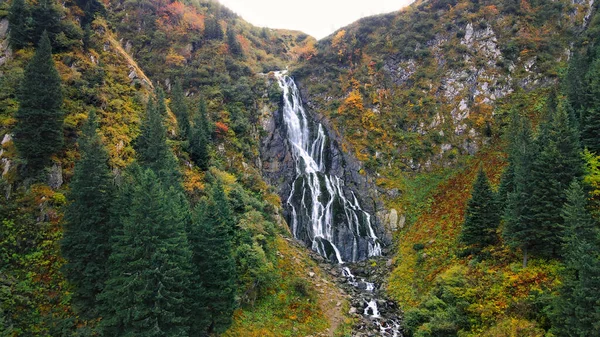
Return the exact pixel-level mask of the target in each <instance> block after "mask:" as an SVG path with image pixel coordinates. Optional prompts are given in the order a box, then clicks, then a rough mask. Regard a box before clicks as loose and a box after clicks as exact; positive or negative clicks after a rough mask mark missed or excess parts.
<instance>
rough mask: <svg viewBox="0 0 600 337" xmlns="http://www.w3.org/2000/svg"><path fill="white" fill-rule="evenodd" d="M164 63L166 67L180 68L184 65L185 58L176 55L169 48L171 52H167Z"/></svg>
mask: <svg viewBox="0 0 600 337" xmlns="http://www.w3.org/2000/svg"><path fill="white" fill-rule="evenodd" d="M165 62H166V64H167V65H168V66H176V67H180V66H182V65H184V64H185V57H183V56H181V55H179V54H177V53H176V52H175V51H174V50H173V48H171V50H169V53H168V54H167V57H166V59H165Z"/></svg>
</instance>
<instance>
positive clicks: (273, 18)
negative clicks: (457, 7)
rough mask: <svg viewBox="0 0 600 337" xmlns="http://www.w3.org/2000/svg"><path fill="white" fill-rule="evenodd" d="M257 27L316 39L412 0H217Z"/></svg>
mask: <svg viewBox="0 0 600 337" xmlns="http://www.w3.org/2000/svg"><path fill="white" fill-rule="evenodd" d="M219 2H221V3H222V4H223V5H225V6H226V7H228V8H229V9H231V10H232V11H234V12H236V13H237V14H239V15H240V16H241V17H243V18H244V19H245V20H246V21H248V22H250V23H251V24H253V25H255V26H259V27H269V28H285V29H293V30H300V31H303V32H305V33H307V34H310V35H312V36H314V37H316V38H317V39H321V38H324V37H325V36H327V35H329V34H331V33H333V32H334V31H335V30H336V29H338V28H341V27H344V26H346V25H348V24H350V23H352V22H354V21H356V20H358V19H360V18H362V17H365V16H370V15H375V14H381V13H388V12H393V11H397V10H399V9H401V8H402V7H404V6H406V5H408V4H410V3H411V2H412V0H294V1H291V0H219Z"/></svg>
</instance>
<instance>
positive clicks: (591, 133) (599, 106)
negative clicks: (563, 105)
mask: <svg viewBox="0 0 600 337" xmlns="http://www.w3.org/2000/svg"><path fill="white" fill-rule="evenodd" d="M585 84H586V89H585V97H586V101H587V102H588V103H589V104H588V105H587V106H585V107H584V108H583V109H584V111H583V116H582V131H581V138H582V141H583V145H584V146H585V147H587V148H588V149H589V150H590V151H592V152H595V153H596V154H600V57H599V58H597V59H596V60H595V61H594V62H593V63H592V64H591V66H590V69H589V70H588V73H587V75H586V81H585Z"/></svg>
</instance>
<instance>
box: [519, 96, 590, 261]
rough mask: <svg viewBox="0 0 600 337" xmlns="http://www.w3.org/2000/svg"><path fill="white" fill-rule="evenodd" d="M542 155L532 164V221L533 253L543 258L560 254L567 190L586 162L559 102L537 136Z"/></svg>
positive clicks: (577, 177)
mask: <svg viewBox="0 0 600 337" xmlns="http://www.w3.org/2000/svg"><path fill="white" fill-rule="evenodd" d="M537 144H538V145H537V148H538V149H539V154H538V155H537V157H536V158H535V160H534V161H533V165H532V167H531V177H530V179H531V182H530V184H531V185H530V186H531V193H532V194H531V197H532V199H531V200H532V204H531V209H530V212H531V213H530V216H531V222H530V223H529V224H530V226H531V227H532V229H533V230H534V231H535V234H536V235H535V236H536V238H537V239H536V242H535V247H532V248H533V249H532V252H534V253H535V254H536V255H538V256H543V257H558V256H559V253H560V245H561V235H562V233H561V224H562V223H563V221H562V220H563V219H562V217H561V213H560V212H561V211H560V210H561V208H562V205H564V203H565V202H566V190H567V188H568V187H569V185H570V183H571V182H572V181H573V180H574V179H579V178H581V176H582V174H583V162H582V159H581V156H580V146H579V135H578V133H577V131H576V130H575V128H573V127H572V124H571V120H570V116H569V107H568V105H567V103H566V102H563V103H562V104H559V106H558V109H557V110H556V111H555V112H554V113H553V114H552V116H551V118H550V120H549V121H548V122H546V123H544V124H542V126H541V133H540V136H539V137H538V139H537Z"/></svg>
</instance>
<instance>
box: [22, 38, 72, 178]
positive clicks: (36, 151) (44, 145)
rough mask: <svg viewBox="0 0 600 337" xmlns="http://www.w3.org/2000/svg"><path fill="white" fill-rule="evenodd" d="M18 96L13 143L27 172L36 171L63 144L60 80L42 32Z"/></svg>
mask: <svg viewBox="0 0 600 337" xmlns="http://www.w3.org/2000/svg"><path fill="white" fill-rule="evenodd" d="M18 99H19V109H18V110H17V113H16V115H15V117H16V119H17V124H16V126H15V145H16V147H17V150H18V152H19V154H20V155H21V157H22V158H24V159H25V160H26V161H27V167H28V172H29V173H33V174H35V173H39V171H40V170H41V169H42V168H44V166H46V165H48V164H50V162H51V161H50V158H51V156H52V155H54V154H56V153H58V152H59V151H60V149H61V148H62V145H63V111H62V110H61V106H62V104H63V99H62V92H61V81H60V76H59V75H58V72H57V71H56V68H55V67H54V60H52V47H51V46H50V39H49V38H48V34H46V33H44V34H42V38H41V39H40V43H39V46H38V48H37V49H36V52H35V55H34V56H33V58H32V59H31V61H30V62H29V64H28V65H27V67H26V68H25V77H24V79H23V83H22V85H21V89H20V92H19V95H18Z"/></svg>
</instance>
